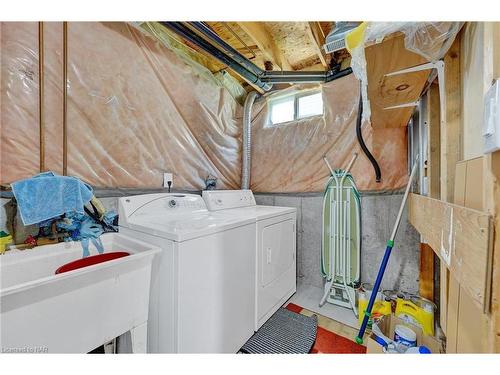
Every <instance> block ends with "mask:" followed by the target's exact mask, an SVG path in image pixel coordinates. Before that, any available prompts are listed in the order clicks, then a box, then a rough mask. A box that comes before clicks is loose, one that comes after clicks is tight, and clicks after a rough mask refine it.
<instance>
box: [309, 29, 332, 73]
mask: <svg viewBox="0 0 500 375" xmlns="http://www.w3.org/2000/svg"><path fill="white" fill-rule="evenodd" d="M306 30H307V34H308V35H309V38H310V39H311V42H312V44H313V47H314V49H315V50H316V54H317V55H318V57H319V61H321V65H323V66H324V67H325V68H328V63H327V62H326V56H325V52H324V50H323V45H324V44H325V35H324V34H323V30H322V29H321V26H320V25H319V23H318V22H316V21H313V22H307V28H306Z"/></svg>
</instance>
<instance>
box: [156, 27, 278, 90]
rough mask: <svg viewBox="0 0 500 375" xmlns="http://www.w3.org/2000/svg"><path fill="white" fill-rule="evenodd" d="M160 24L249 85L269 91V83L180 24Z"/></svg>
mask: <svg viewBox="0 0 500 375" xmlns="http://www.w3.org/2000/svg"><path fill="white" fill-rule="evenodd" d="M160 24H161V25H163V26H165V27H167V28H168V29H170V30H172V31H173V32H175V33H176V34H178V35H180V36H182V37H183V38H184V39H186V40H188V41H190V42H191V43H193V44H195V45H197V46H198V47H200V48H201V49H203V50H204V51H205V52H207V53H209V54H210V55H212V56H213V57H215V58H216V59H217V60H219V61H220V62H222V63H223V64H225V65H227V66H229V67H230V68H231V69H233V70H234V71H235V72H236V73H238V74H239V75H241V76H242V77H244V78H245V79H246V80H248V81H249V82H250V83H252V84H254V85H256V86H258V87H259V88H261V89H263V90H264V91H269V90H270V89H271V87H272V85H270V84H269V83H265V82H262V81H261V80H260V77H259V76H258V75H257V74H255V73H254V72H251V71H250V70H248V69H247V68H245V67H244V66H242V65H241V64H239V63H238V62H237V61H235V60H234V59H233V58H232V57H230V56H228V55H227V54H225V53H224V52H223V51H221V50H219V49H218V48H216V47H214V46H213V45H212V44H210V43H209V42H207V41H206V40H204V39H203V38H200V37H199V36H198V35H197V34H196V33H195V32H193V31H192V30H191V29H189V28H188V27H186V26H184V25H183V24H182V23H181V22H160Z"/></svg>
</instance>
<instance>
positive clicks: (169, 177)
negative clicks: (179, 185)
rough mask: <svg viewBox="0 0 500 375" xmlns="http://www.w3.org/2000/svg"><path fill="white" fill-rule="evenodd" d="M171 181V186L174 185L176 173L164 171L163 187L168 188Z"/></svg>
mask: <svg viewBox="0 0 500 375" xmlns="http://www.w3.org/2000/svg"><path fill="white" fill-rule="evenodd" d="M169 182H170V188H172V187H173V186H174V174H173V173H163V187H164V188H168V187H169V186H168V183H169Z"/></svg>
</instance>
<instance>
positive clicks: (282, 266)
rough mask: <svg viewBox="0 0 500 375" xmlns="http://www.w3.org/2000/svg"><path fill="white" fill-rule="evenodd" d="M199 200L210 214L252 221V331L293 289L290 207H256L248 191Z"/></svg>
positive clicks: (293, 244)
mask: <svg viewBox="0 0 500 375" xmlns="http://www.w3.org/2000/svg"><path fill="white" fill-rule="evenodd" d="M203 199H204V200H205V202H206V204H207V207H208V209H209V210H210V211H212V212H225V213H230V214H235V215H237V216H239V217H241V218H242V219H243V218H252V219H253V220H254V221H255V223H256V224H257V225H256V228H255V229H256V231H255V238H256V241H255V244H256V245H255V252H256V268H255V271H256V278H255V279H256V286H255V291H256V293H255V330H257V329H259V328H260V327H261V326H262V324H264V323H265V322H266V320H268V319H269V318H270V317H271V315H273V314H274V313H275V312H276V310H278V309H279V308H280V307H281V306H282V305H283V304H284V303H285V302H286V301H287V300H288V299H289V298H290V297H291V296H292V295H293V294H294V293H295V292H296V290H297V281H296V243H297V240H296V221H297V210H296V209H295V208H292V207H277V206H263V205H257V204H256V202H255V197H254V195H253V193H252V191H251V190H207V191H204V192H203Z"/></svg>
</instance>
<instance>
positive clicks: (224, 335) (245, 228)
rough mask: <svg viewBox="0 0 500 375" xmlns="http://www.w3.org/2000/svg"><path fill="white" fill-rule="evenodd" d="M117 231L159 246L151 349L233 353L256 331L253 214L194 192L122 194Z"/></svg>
mask: <svg viewBox="0 0 500 375" xmlns="http://www.w3.org/2000/svg"><path fill="white" fill-rule="evenodd" d="M119 225H120V232H121V233H123V234H126V235H128V236H131V237H134V238H137V239H141V240H143V241H145V242H149V243H151V244H154V245H157V246H158V247H160V248H161V249H162V251H161V253H160V255H158V257H157V259H155V261H154V264H153V270H152V281H151V297H150V308H149V320H148V351H149V352H153V353H236V352H237V351H238V350H239V349H240V348H241V346H242V345H243V344H244V343H245V342H246V341H247V340H248V339H249V338H250V337H251V335H252V334H253V332H254V310H255V299H254V296H255V231H256V223H255V220H252V219H250V218H242V217H241V216H238V215H234V214H230V213H225V212H209V211H208V210H207V208H206V205H205V202H204V201H203V199H202V197H201V196H199V195H193V194H148V195H137V196H130V197H123V198H120V200H119Z"/></svg>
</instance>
